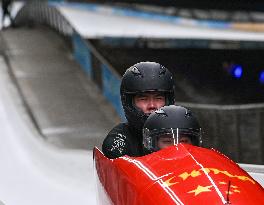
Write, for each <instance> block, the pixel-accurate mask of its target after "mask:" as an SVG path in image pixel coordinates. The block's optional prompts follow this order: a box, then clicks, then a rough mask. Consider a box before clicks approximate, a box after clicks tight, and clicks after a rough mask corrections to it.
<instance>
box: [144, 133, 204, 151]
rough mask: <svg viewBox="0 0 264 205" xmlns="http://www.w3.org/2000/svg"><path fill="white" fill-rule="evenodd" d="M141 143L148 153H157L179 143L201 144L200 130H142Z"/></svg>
mask: <svg viewBox="0 0 264 205" xmlns="http://www.w3.org/2000/svg"><path fill="white" fill-rule="evenodd" d="M143 143H144V146H145V148H147V149H148V150H150V151H158V150H160V149H163V148H166V147H168V146H171V145H176V144H179V143H185V144H192V145H196V146H199V145H200V144H201V129H180V128H176V129H173V128H171V129H161V130H152V131H149V130H148V129H147V128H145V129H144V130H143Z"/></svg>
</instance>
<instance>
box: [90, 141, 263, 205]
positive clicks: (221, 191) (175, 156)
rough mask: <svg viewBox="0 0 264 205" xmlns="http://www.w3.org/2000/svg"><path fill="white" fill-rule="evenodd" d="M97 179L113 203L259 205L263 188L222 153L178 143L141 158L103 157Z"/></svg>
mask: <svg viewBox="0 0 264 205" xmlns="http://www.w3.org/2000/svg"><path fill="white" fill-rule="evenodd" d="M94 160H95V168H96V170H97V175H98V178H99V180H100V183H101V185H102V187H104V190H105V192H106V193H107V195H108V197H109V198H110V199H111V201H112V204H115V205H169V204H179V205H183V204H184V205H203V204H204V205H218V204H219V205H220V204H232V205H263V204H264V189H263V187H262V186H261V185H260V184H258V182H256V181H255V180H254V179H253V178H252V177H250V175H248V174H247V172H245V171H244V170H242V169H241V168H240V167H239V166H238V165H237V164H236V163H234V162H233V161H232V160H230V159H229V158H227V157H226V156H225V155H223V154H221V153H219V152H217V151H215V150H210V149H205V148H201V147H196V146H192V145H184V144H179V145H175V146H171V147H168V148H166V149H163V150H161V151H159V152H155V153H152V154H149V155H146V156H143V157H128V156H124V157H120V158H117V159H108V158H107V157H105V156H104V155H103V154H102V152H101V151H100V150H99V149H97V148H95V149H94Z"/></svg>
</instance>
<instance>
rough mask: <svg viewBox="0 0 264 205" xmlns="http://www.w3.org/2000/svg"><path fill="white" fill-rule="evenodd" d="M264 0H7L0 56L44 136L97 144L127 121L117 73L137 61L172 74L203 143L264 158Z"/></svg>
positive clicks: (239, 157)
mask: <svg viewBox="0 0 264 205" xmlns="http://www.w3.org/2000/svg"><path fill="white" fill-rule="evenodd" d="M263 10H264V3H263V2H262V1H260V0H255V1H254V2H250V3H249V2H248V1H243V0H240V1H236V0H235V1H227V0H226V1H225V0H222V1H209V0H208V1H207V0H204V1H193V0H184V1H181V0H177V1H176V0H156V1H149V0H133V1H132V0H122V1H118V0H111V1H109V0H108V1H103V0H97V1H96V0H94V1H92V0H91V1H89V0H82V1H81V0H80V1H73V0H72V1H69V0H68V1H63V0H60V1H59V0H57V1H55V0H54V1H43V0H42V1H37V0H36V1H34V0H31V1H13V3H12V9H11V14H12V15H11V16H12V18H13V19H12V20H10V19H8V16H5V19H3V20H2V32H1V40H2V42H3V43H2V44H1V45H2V46H1V47H2V48H1V54H2V55H3V56H4V57H5V60H6V62H7V63H8V65H9V72H10V75H11V76H12V79H13V82H14V83H15V85H16V86H17V88H18V90H19V93H20V96H21V97H22V99H23V104H24V106H25V107H26V109H27V111H28V113H29V115H30V117H31V120H32V122H33V123H34V125H35V127H36V129H37V130H38V132H39V133H40V134H41V136H42V137H43V138H44V139H45V140H47V141H48V142H50V143H52V144H54V145H56V146H59V147H66V148H70V149H92V148H93V147H94V146H95V145H96V146H99V147H100V145H101V143H102V140H103V139H104V137H105V136H106V134H107V132H108V131H109V130H110V129H111V128H112V127H113V126H114V125H115V124H116V123H118V122H120V121H123V120H124V114H123V110H122V107H121V104H120V98H119V85H120V78H121V76H122V75H123V73H124V71H125V70H126V69H127V68H128V67H129V66H131V65H133V64H135V63H137V62H139V61H156V62H159V63H161V64H162V65H164V66H165V67H167V68H168V69H169V70H170V71H171V72H172V73H173V74H174V76H175V82H176V83H175V93H176V104H178V105H183V106H186V107H189V108H190V109H191V110H193V111H194V112H195V113H196V115H197V116H198V118H199V119H200V121H201V124H202V127H203V142H204V146H205V147H213V148H216V149H217V150H219V151H221V152H223V153H224V154H226V155H227V156H229V157H230V158H231V159H233V160H235V161H236V162H239V163H249V164H263V163H264V61H263V57H264V35H263V32H264V24H263V21H264V11H263Z"/></svg>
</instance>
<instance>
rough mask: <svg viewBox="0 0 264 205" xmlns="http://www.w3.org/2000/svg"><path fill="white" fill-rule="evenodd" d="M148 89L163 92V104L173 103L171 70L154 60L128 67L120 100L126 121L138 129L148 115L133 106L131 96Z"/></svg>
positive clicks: (122, 84)
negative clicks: (164, 100)
mask: <svg viewBox="0 0 264 205" xmlns="http://www.w3.org/2000/svg"><path fill="white" fill-rule="evenodd" d="M148 91H158V92H163V93H164V95H165V99H166V102H165V104H166V105H172V104H174V80H173V76H172V74H171V72H170V71H169V70H168V69H167V68H165V67H164V66H162V65H160V64H159V63H155V62H140V63H137V64H135V65H133V66H131V67H130V68H128V69H127V70H126V72H125V74H124V75H123V78H122V82H121V86H120V95H121V101H122V105H123V109H124V112H125V116H126V118H127V120H128V122H129V123H130V124H131V125H132V126H133V127H134V128H136V129H137V130H140V131H141V130H142V127H143V125H144V122H145V121H146V119H147V117H148V115H147V114H144V112H143V111H141V110H140V109H138V108H136V107H135V106H134V103H133V97H134V96H135V95H136V94H139V93H142V92H148Z"/></svg>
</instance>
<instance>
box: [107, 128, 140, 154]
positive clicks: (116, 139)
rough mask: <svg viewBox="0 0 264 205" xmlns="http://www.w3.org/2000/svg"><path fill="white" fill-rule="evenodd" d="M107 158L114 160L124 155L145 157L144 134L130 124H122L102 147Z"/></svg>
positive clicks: (112, 131)
mask: <svg viewBox="0 0 264 205" xmlns="http://www.w3.org/2000/svg"><path fill="white" fill-rule="evenodd" d="M102 150H103V153H104V155H105V156H106V157H108V158H111V159H114V158H117V157H121V156H124V155H128V156H131V157H138V156H143V155H144V152H143V144H142V132H141V130H140V131H139V130H137V129H135V128H134V127H132V126H130V125H129V123H120V124H119V125H117V126H115V127H114V128H113V129H112V130H111V131H110V132H109V133H108V135H107V136H106V138H105V139H104V142H103V145H102Z"/></svg>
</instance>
